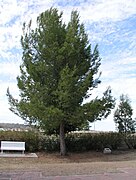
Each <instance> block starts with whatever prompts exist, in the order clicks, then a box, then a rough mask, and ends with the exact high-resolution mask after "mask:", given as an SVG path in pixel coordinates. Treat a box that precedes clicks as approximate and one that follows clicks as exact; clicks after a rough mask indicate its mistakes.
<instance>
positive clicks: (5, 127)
mask: <svg viewBox="0 0 136 180" xmlns="http://www.w3.org/2000/svg"><path fill="white" fill-rule="evenodd" d="M32 129H33V127H32V126H29V125H24V124H12V123H0V131H29V130H32Z"/></svg>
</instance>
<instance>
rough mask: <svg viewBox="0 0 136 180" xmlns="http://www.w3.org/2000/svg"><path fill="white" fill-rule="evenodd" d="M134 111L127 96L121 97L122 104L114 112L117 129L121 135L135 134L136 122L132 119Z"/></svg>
mask: <svg viewBox="0 0 136 180" xmlns="http://www.w3.org/2000/svg"><path fill="white" fill-rule="evenodd" d="M132 115H133V109H132V107H131V102H130V99H129V98H128V96H127V95H123V94H122V95H121V96H120V103H119V105H118V108H117V109H116V110H115V112H114V121H115V123H116V126H117V129H118V131H119V132H121V133H128V132H131V133H134V132H135V129H136V121H135V120H134V119H133V118H132Z"/></svg>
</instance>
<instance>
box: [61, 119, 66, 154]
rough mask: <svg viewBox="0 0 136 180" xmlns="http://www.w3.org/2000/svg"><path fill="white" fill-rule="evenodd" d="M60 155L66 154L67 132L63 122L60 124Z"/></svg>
mask: <svg viewBox="0 0 136 180" xmlns="http://www.w3.org/2000/svg"><path fill="white" fill-rule="evenodd" d="M60 155H61V156H65V155H66V144H65V132H64V123H63V122H62V123H61V124H60Z"/></svg>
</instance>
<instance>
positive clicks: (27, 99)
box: [7, 8, 115, 147]
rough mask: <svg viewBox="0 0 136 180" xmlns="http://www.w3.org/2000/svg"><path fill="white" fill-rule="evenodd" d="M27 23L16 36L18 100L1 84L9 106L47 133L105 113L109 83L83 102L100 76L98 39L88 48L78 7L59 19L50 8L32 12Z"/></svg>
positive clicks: (77, 125)
mask: <svg viewBox="0 0 136 180" xmlns="http://www.w3.org/2000/svg"><path fill="white" fill-rule="evenodd" d="M31 24H32V21H30V23H29V24H28V25H26V24H25V23H24V26H23V35H22V37H21V45H22V50H23V56H22V64H21V66H20V72H21V75H20V76H18V77H17V85H18V88H19V91H20V100H17V99H14V98H13V96H12V95H11V94H10V92H9V89H8V90H7V96H8V100H9V104H10V110H11V111H12V112H14V113H15V114H17V115H18V116H20V117H21V118H23V119H24V120H25V121H27V122H29V123H30V124H31V123H35V124H38V125H39V126H40V127H41V128H42V129H44V130H45V132H46V133H50V134H53V133H58V131H59V129H61V130H60V131H63V132H64V131H65V132H68V131H71V130H76V129H80V128H81V127H83V128H84V125H85V127H86V126H87V125H88V124H89V123H88V122H89V121H90V122H92V121H94V120H98V119H99V120H100V119H101V118H102V117H104V118H105V117H107V115H108V114H109V113H110V111H111V109H112V108H114V105H115V104H114V102H115V100H114V98H113V97H112V96H111V90H110V89H107V90H106V91H105V93H104V95H103V97H102V98H101V99H98V98H95V100H90V101H89V102H88V103H84V100H85V99H87V98H90V96H91V93H90V92H91V91H92V90H93V89H94V88H97V86H98V85H99V84H100V82H101V81H100V80H99V78H100V74H101V73H99V66H100V64H101V59H100V57H99V51H98V45H96V46H95V48H94V50H92V49H91V45H90V44H89V41H88V37H87V34H86V32H85V28H84V25H83V24H82V23H81V24H80V20H79V14H78V12H77V11H72V12H71V19H70V21H69V23H68V24H67V25H65V24H64V23H63V22H62V13H58V10H57V9H55V8H51V9H49V10H47V11H45V12H43V13H41V14H40V15H39V16H38V17H37V26H36V28H35V29H32V26H31ZM98 73H99V74H98ZM60 127H63V128H64V129H63V128H60ZM71 127H72V128H71ZM60 134H61V135H62V136H64V133H62V132H61V133H60ZM60 138H61V139H60V140H64V137H61V136H60ZM61 142H62V141H61ZM60 144H61V143H60ZM62 144H63V147H64V141H63V143H62Z"/></svg>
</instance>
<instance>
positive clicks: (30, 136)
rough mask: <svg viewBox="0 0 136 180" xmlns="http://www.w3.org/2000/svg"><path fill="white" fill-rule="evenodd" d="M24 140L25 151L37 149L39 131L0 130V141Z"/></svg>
mask: <svg viewBox="0 0 136 180" xmlns="http://www.w3.org/2000/svg"><path fill="white" fill-rule="evenodd" d="M4 140H5V141H24V142H25V146H26V151H29V152H31V151H38V150H39V143H40V138H39V133H36V132H33V131H28V132H18V131H0V141H4Z"/></svg>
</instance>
